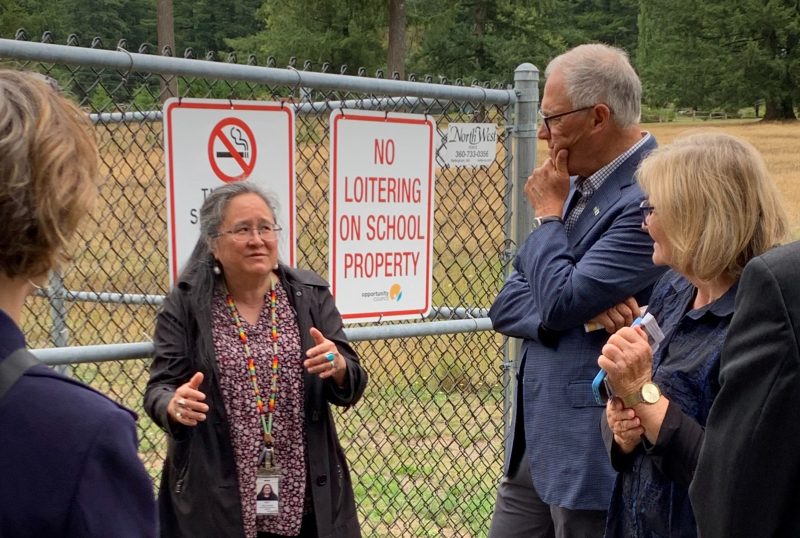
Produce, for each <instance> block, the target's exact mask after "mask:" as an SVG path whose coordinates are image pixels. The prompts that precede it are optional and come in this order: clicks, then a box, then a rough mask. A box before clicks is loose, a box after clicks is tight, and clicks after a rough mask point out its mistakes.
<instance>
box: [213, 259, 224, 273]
mask: <svg viewBox="0 0 800 538" xmlns="http://www.w3.org/2000/svg"><path fill="white" fill-rule="evenodd" d="M211 271H213V272H214V274H215V275H221V274H222V268H221V267H220V266H219V262H214V267H212V268H211Z"/></svg>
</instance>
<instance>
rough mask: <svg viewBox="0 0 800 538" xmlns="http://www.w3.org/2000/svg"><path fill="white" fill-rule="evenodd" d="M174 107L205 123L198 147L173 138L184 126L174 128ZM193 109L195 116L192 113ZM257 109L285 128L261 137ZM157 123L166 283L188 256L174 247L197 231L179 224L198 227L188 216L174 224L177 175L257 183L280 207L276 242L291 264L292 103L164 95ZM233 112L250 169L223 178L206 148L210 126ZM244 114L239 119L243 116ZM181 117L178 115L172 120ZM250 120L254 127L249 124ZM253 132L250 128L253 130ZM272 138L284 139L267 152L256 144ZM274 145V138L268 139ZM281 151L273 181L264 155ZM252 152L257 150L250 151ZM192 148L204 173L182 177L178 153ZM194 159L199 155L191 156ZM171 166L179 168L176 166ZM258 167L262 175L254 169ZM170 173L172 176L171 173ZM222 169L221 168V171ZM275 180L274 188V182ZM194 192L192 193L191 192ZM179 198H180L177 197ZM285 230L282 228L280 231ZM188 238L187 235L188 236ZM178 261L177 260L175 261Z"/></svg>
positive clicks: (209, 185)
mask: <svg viewBox="0 0 800 538" xmlns="http://www.w3.org/2000/svg"><path fill="white" fill-rule="evenodd" d="M179 113H188V114H190V115H189V116H186V118H187V119H184V120H182V121H187V123H188V122H189V119H190V120H191V121H196V122H197V123H198V125H199V126H200V129H205V130H204V131H203V132H205V133H210V134H207V135H201V134H198V135H197V138H198V139H202V141H203V144H202V151H200V150H197V149H196V148H195V146H199V145H200V144H199V141H198V140H195V141H194V142H195V144H194V146H192V147H193V148H194V149H192V150H187V149H186V148H184V147H183V146H182V145H181V141H180V140H176V130H182V129H185V127H184V126H181V127H180V128H179V127H178V126H177V125H176V116H183V114H179ZM194 114H196V115H197V116H196V117H194ZM261 114H274V115H277V116H273V118H276V117H277V118H278V120H276V121H285V126H286V131H285V132H283V133H279V134H278V135H277V136H275V137H272V136H270V137H269V138H267V137H266V136H265V135H264V133H265V132H266V129H265V128H263V127H262V126H261V125H259V124H258V122H259V121H263V118H264V117H265V116H263V115H261ZM162 118H163V120H162V121H163V128H164V161H165V170H166V178H165V179H166V192H167V203H166V209H167V237H168V249H169V256H168V273H169V279H170V285H174V284H175V283H176V282H177V281H178V277H179V274H180V271H181V270H182V269H183V267H182V264H184V263H185V262H186V259H188V255H186V256H185V259H179V258H180V256H179V254H180V253H184V254H185V252H186V251H187V250H188V252H191V249H192V248H193V247H194V245H195V242H196V240H197V237H198V235H199V234H197V235H194V239H191V238H190V237H188V236H189V235H190V234H189V232H187V231H186V230H185V229H184V228H187V227H191V226H194V228H195V229H196V231H197V232H199V223H198V222H193V223H189V224H184V225H182V228H180V229H179V226H178V223H177V218H178V216H177V210H178V208H177V207H176V206H177V203H176V200H177V199H178V196H180V195H181V193H180V188H181V187H179V184H181V185H182V183H181V181H190V182H191V183H192V187H196V188H197V189H199V190H202V191H203V192H204V194H203V197H204V196H205V191H206V190H208V191H209V192H210V190H211V189H213V188H216V187H218V186H222V185H224V184H225V183H229V182H233V181H242V180H245V179H248V180H251V181H253V182H254V183H256V184H258V185H259V186H261V187H262V188H264V190H266V191H267V192H269V193H270V194H272V195H273V196H275V197H276V198H277V200H278V201H279V203H280V206H281V211H280V212H279V213H280V214H279V215H277V218H278V223H279V224H281V226H283V228H284V230H288V234H286V235H285V236H282V237H281V241H280V242H279V251H280V254H279V256H280V257H281V259H283V260H284V262H286V263H288V264H289V265H291V266H294V265H295V260H296V244H295V242H296V223H295V219H296V200H295V197H296V177H295V175H296V164H295V156H296V139H295V114H294V108H293V107H291V106H286V105H285V104H284V103H282V102H267V101H264V102H262V101H239V100H229V99H224V100H223V99H193V98H175V97H173V98H170V99H168V100H166V101H165V102H164V106H163V108H162ZM231 118H234V119H236V120H237V121H241V122H244V124H245V125H250V126H251V127H248V129H250V133H249V137H250V138H251V139H252V140H251V143H252V146H253V147H252V151H253V152H254V153H253V156H252V161H251V164H252V170H251V172H250V174H249V175H246V174H244V173H243V174H242V175H241V176H238V177H233V176H229V179H230V181H225V180H224V179H223V178H222V177H221V176H220V175H219V174H218V173H217V172H216V171H215V170H214V169H213V166H214V165H213V161H212V158H211V153H212V151H213V145H214V139H213V137H214V134H215V133H214V130H215V129H216V128H217V127H219V126H220V124H221V123H222V122H223V121H225V120H228V119H231ZM243 118H244V119H243ZM177 121H181V120H177ZM254 126H255V127H254ZM253 133H255V134H253ZM274 139H277V140H279V141H281V142H284V143H285V144H286V145H285V147H283V149H275V150H274V151H273V152H272V153H266V152H265V151H263V149H262V150H259V149H258V146H260V145H262V144H263V145H269V144H270V142H273V140H274ZM272 146H275V147H277V146H276V144H274V143H273V144H272ZM282 151H286V152H287V153H286V154H284V155H286V160H285V161H283V162H281V164H280V166H281V167H282V168H284V169H285V170H286V175H285V176H284V177H282V178H279V179H278V182H277V183H275V182H274V181H273V179H274V177H275V174H271V173H268V172H270V167H271V166H272V163H273V162H274V161H270V155H278V154H280V153H281V152H282ZM256 152H257V154H256ZM195 153H200V154H202V156H203V157H202V161H203V162H205V163H206V165H207V166H208V170H207V174H205V172H204V173H202V174H199V175H200V176H201V177H191V179H189V180H186V179H184V178H181V177H180V174H181V173H182V172H181V171H180V169H182V168H183V166H182V162H183V161H181V159H187V158H188V157H187V155H194V154H195ZM194 160H195V161H197V163H199V162H200V161H201V159H194ZM197 163H193V164H191V166H195V165H196V166H200V164H197ZM176 168H178V169H179V170H177V171H176ZM262 170H263V171H264V173H263V177H262V176H260V175H259V174H260V173H261V172H262ZM176 173H177V174H178V176H176ZM224 175H227V174H224ZM276 185H277V186H278V188H276ZM196 196H197V195H196V193H195V197H196ZM181 203H183V200H181ZM201 203H202V200H198V204H197V207H196V209H197V210H199V204H201ZM284 233H285V232H284ZM189 239H191V241H189ZM179 241H180V242H183V241H187V242H191V245H183V244H179ZM179 264H180V265H179Z"/></svg>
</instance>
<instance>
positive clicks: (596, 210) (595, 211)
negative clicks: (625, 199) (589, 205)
mask: <svg viewBox="0 0 800 538" xmlns="http://www.w3.org/2000/svg"><path fill="white" fill-rule="evenodd" d="M592 211H593V212H594V216H595V217H596V216H597V215H599V214H600V208H599V207H597V206H594V209H593V210H592Z"/></svg>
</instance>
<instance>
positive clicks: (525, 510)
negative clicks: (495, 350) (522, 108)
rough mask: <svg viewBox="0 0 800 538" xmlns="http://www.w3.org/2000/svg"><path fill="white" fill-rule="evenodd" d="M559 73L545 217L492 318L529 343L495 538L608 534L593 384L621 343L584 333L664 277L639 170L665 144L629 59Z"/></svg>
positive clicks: (533, 183)
mask: <svg viewBox="0 0 800 538" xmlns="http://www.w3.org/2000/svg"><path fill="white" fill-rule="evenodd" d="M546 74H547V83H546V84H545V88H544V96H543V98H542V103H541V111H540V112H541V118H542V123H541V125H540V126H539V131H538V137H539V139H541V140H544V141H546V142H547V146H548V148H549V152H550V157H549V158H548V159H547V160H546V161H545V162H544V163H543V164H542V165H541V166H540V167H538V168H536V169H535V170H534V171H533V173H532V175H531V177H530V178H528V181H527V183H526V185H525V193H526V195H527V198H528V201H529V203H530V205H531V208H532V209H533V211H534V213H535V215H537V218H536V220H535V224H534V229H533V231H532V232H531V233H530V234H529V235H528V237H527V239H526V240H525V242H524V243H523V244H522V245H521V247H520V249H519V251H518V253H517V255H516V257H515V259H514V271H513V272H512V273H511V274H510V275H509V277H508V279H507V280H506V282H505V284H504V285H503V288H502V290H501V291H500V293H499V294H498V295H497V297H496V298H495V301H494V303H493V304H492V307H491V309H490V311H489V317H490V318H491V319H492V324H493V327H494V329H495V330H496V331H498V332H500V333H502V334H504V335H507V336H513V337H517V338H522V339H523V340H524V342H523V346H522V357H521V360H520V366H519V371H518V373H517V395H516V398H515V400H514V414H513V421H512V424H511V426H510V428H509V430H508V435H509V437H508V438H507V439H506V447H507V449H506V461H505V469H504V474H505V476H504V478H503V480H502V481H501V483H500V486H499V488H498V491H497V502H496V505H495V512H494V516H493V518H492V523H491V528H490V530H489V536H490V537H491V538H516V537H521V538H522V537H524V538H530V537H548V536H559V537H566V536H571V537H575V536H599V535H602V533H603V528H604V525H605V520H606V509H607V508H608V502H609V500H610V494H611V488H612V485H613V482H614V471H613V469H612V468H611V465H610V464H609V462H608V458H606V456H605V453H604V450H603V445H602V442H601V439H600V436H599V435H597V424H598V421H599V420H600V418H601V415H602V411H603V407H602V405H598V404H597V403H596V402H595V401H594V398H593V397H592V389H591V383H592V378H593V377H594V375H595V373H596V371H597V366H596V360H597V355H598V354H599V353H600V349H601V348H602V346H603V344H604V343H605V341H606V339H607V337H608V335H607V334H606V333H604V332H603V331H593V332H587V331H586V329H585V327H584V324H586V323H587V322H589V321H593V319H594V317H595V316H598V315H600V314H602V313H603V312H605V311H606V310H607V309H609V308H610V307H612V306H613V305H615V304H617V303H621V302H623V301H624V300H625V299H626V298H628V297H629V296H630V295H631V294H634V295H636V296H637V297H638V298H639V299H644V298H646V297H647V296H648V295H649V293H650V288H651V286H652V284H653V282H654V281H655V280H656V279H657V278H658V276H659V275H660V274H661V273H662V272H663V269H660V268H656V267H655V266H654V265H653V262H652V260H651V256H652V252H653V242H652V240H651V239H650V237H649V236H648V235H647V233H645V232H644V231H643V230H642V229H641V219H640V217H639V203H640V202H641V200H642V198H643V194H642V191H641V190H640V189H639V187H638V185H637V184H636V181H635V179H634V172H635V170H636V167H637V166H638V164H639V162H640V161H641V159H642V158H643V157H644V156H645V155H646V154H647V153H648V152H649V151H650V150H652V149H653V148H654V147H655V146H656V143H655V140H654V139H653V138H652V136H650V134H648V133H643V132H642V131H641V129H640V128H639V125H638V122H639V115H640V101H641V83H640V82H639V78H638V76H637V75H636V72H635V71H634V70H633V68H632V67H631V65H630V63H629V61H628V57H627V55H626V54H625V53H624V52H623V51H621V50H619V49H616V48H613V47H609V46H606V45H581V46H579V47H577V48H575V49H572V50H570V51H568V52H566V53H565V54H563V55H561V56H559V57H557V58H555V59H554V60H553V61H552V62H550V65H549V66H548V67H547V70H546ZM570 176H573V177H572V178H571V177H570ZM628 317H631V313H630V312H629V314H628Z"/></svg>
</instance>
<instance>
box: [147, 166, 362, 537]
mask: <svg viewBox="0 0 800 538" xmlns="http://www.w3.org/2000/svg"><path fill="white" fill-rule="evenodd" d="M279 231H280V226H278V224H277V220H276V215H275V203H274V202H273V201H272V199H271V198H270V197H269V196H267V195H266V194H265V193H264V192H262V191H261V190H260V189H259V188H258V187H257V186H256V185H254V184H252V183H250V182H240V183H230V184H227V185H225V186H223V187H219V188H217V189H215V190H214V191H213V192H212V193H211V194H210V195H209V196H208V197H207V198H206V200H205V202H204V203H203V206H202V208H201V209H200V239H199V240H198V242H197V245H196V246H195V249H194V251H193V253H192V255H191V257H190V259H189V261H188V262H187V264H186V267H185V268H184V270H183V273H182V274H181V276H180V279H179V282H178V284H177V286H176V287H175V288H174V289H173V290H172V291H171V292H170V294H169V295H168V297H167V299H166V301H165V303H164V306H163V308H162V310H161V311H160V312H159V314H158V318H157V320H156V329H155V338H154V344H155V356H154V358H153V362H152V366H151V368H150V380H149V381H148V384H147V389H146V391H145V397H144V405H145V409H146V411H147V413H148V414H149V415H150V416H151V417H152V418H153V420H154V421H155V422H156V424H158V425H159V426H161V427H162V428H163V429H164V430H165V431H166V432H167V434H168V452H167V458H166V461H165V462H164V470H163V474H162V480H161V488H160V492H159V510H160V519H161V531H162V534H163V535H164V536H247V537H255V536H264V537H272V536H303V537H317V536H325V537H328V536H331V537H343V538H344V537H348V538H349V537H356V536H360V531H359V524H358V519H357V516H356V507H355V501H354V498H353V489H352V485H351V482H350V474H349V471H348V467H347V462H346V460H345V457H344V453H343V451H342V448H341V446H340V444H339V441H338V438H337V435H336V429H335V426H334V423H333V418H332V415H331V411H330V407H329V406H330V404H333V405H338V406H342V407H349V406H352V405H353V404H355V403H356V402H357V401H358V400H359V399H360V398H361V395H362V394H363V392H364V388H365V387H366V384H367V374H366V372H365V371H364V369H363V368H362V367H361V365H360V363H359V359H358V357H357V355H356V353H355V351H354V350H353V348H352V347H351V346H350V344H349V343H348V341H347V338H346V337H345V334H344V330H343V327H342V318H341V316H340V315H339V311H338V310H337V309H336V306H335V305H334V301H333V297H332V296H331V294H330V292H329V291H328V285H327V283H326V282H325V281H324V280H323V279H322V278H320V277H319V276H317V275H316V274H314V273H311V272H309V271H302V270H298V269H293V268H291V267H288V266H286V265H283V264H280V263H279V262H278V234H277V232H279ZM262 472H271V473H273V475H272V476H273V477H274V476H278V477H279V482H278V486H277V491H276V493H277V495H278V496H279V497H280V500H281V502H280V512H279V513H278V514H277V515H270V514H258V513H257V510H258V507H257V504H256V488H257V486H256V477H257V476H260V473H262Z"/></svg>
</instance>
